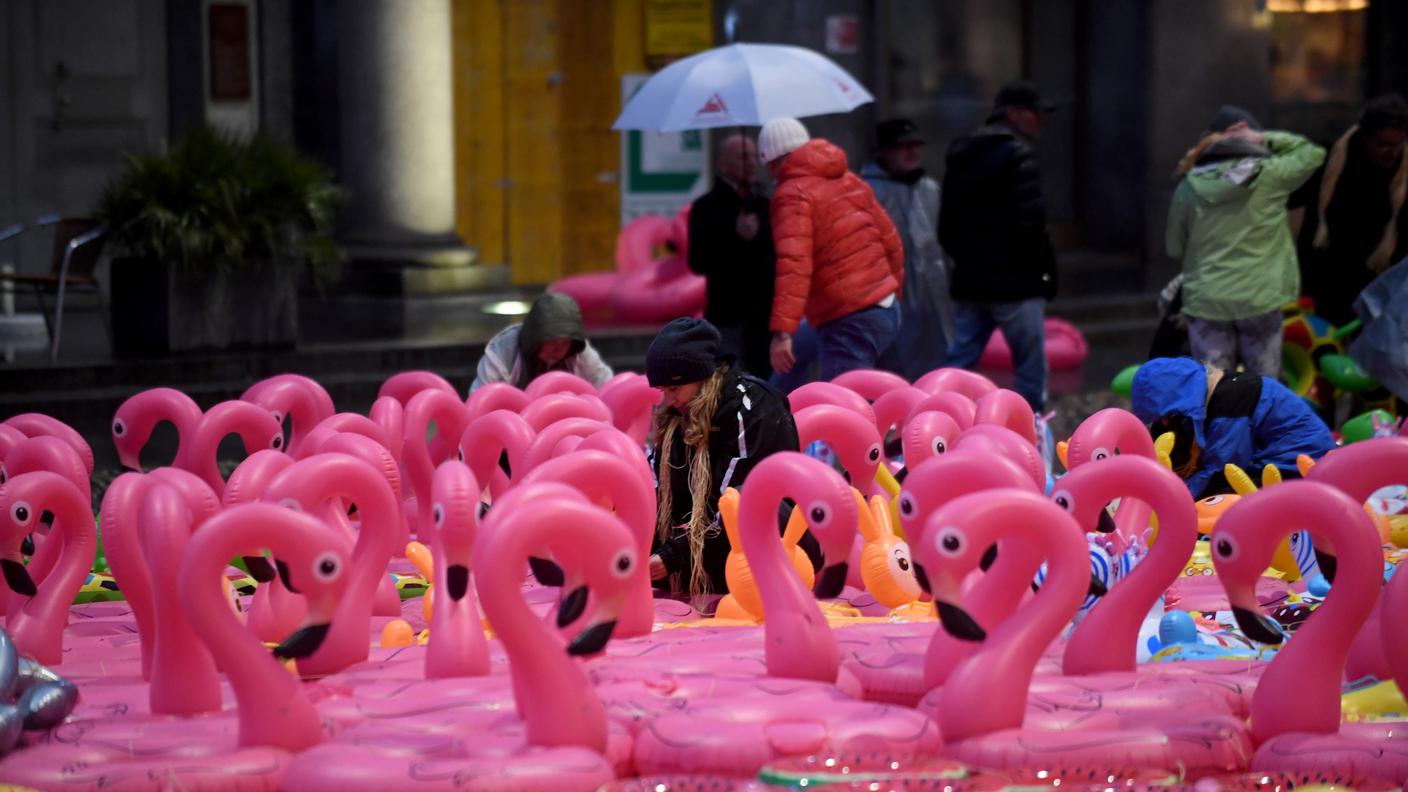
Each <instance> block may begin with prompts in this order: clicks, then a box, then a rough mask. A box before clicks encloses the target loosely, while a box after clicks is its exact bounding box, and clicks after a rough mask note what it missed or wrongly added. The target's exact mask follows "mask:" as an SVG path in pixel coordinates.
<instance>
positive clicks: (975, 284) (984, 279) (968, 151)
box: [939, 123, 1056, 302]
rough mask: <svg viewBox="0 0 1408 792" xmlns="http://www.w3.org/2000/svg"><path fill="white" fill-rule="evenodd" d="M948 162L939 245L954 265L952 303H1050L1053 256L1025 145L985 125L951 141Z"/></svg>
mask: <svg viewBox="0 0 1408 792" xmlns="http://www.w3.org/2000/svg"><path fill="white" fill-rule="evenodd" d="M946 163H947V165H946V172H945V174H944V186H943V196H944V200H943V203H942V204H941V206H940V208H939V242H940V243H942V244H943V248H944V251H945V252H947V253H948V256H949V258H950V259H951V260H952V261H953V274H952V278H951V281H950V291H951V292H952V295H953V299H955V300H960V301H964V302H1007V301H1015V300H1026V299H1030V298H1032V297H1045V298H1046V299H1048V300H1049V299H1051V298H1053V297H1055V296H1056V254H1055V252H1054V251H1053V250H1052V247H1051V237H1050V235H1049V234H1048V233H1047V230H1046V202H1045V200H1044V199H1043V198H1042V194H1041V173H1040V172H1039V170H1038V168H1037V161H1036V154H1035V152H1033V151H1032V147H1031V145H1030V143H1028V142H1027V140H1026V139H1025V138H1024V137H1022V136H1021V135H1019V134H1018V133H1017V132H1015V131H1013V130H1012V129H1011V128H1010V127H1008V126H1006V125H1004V124H1001V123H994V124H989V125H988V126H984V127H982V128H980V129H978V130H977V131H975V132H973V133H972V134H971V135H968V136H967V137H962V138H959V139H958V140H955V141H954V142H953V144H952V145H950V146H949V149H948V155H947V159H946Z"/></svg>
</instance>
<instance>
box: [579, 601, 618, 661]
mask: <svg viewBox="0 0 1408 792" xmlns="http://www.w3.org/2000/svg"><path fill="white" fill-rule="evenodd" d="M578 591H586V589H578ZM582 599H583V600H585V599H586V597H585V596H583V598H582ZM615 629H616V620H615V619H612V620H611V621H605V622H601V623H600V624H593V625H592V626H590V627H588V628H587V629H585V630H583V631H581V632H580V633H578V634H577V637H576V638H573V639H572V642H571V643H569V644H567V654H570V655H573V656H574V657H581V656H585V655H594V654H597V653H598V652H600V651H601V650H602V649H605V648H606V642H607V641H609V640H611V633H612V631H614V630H615Z"/></svg>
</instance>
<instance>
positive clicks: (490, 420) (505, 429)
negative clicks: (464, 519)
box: [459, 388, 534, 495]
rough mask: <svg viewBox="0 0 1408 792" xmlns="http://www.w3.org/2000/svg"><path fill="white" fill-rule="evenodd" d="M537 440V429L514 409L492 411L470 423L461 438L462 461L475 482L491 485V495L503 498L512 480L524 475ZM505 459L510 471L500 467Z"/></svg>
mask: <svg viewBox="0 0 1408 792" xmlns="http://www.w3.org/2000/svg"><path fill="white" fill-rule="evenodd" d="M482 390H483V389H482V388H481V389H480V391H482ZM533 437H534V432H533V428H532V427H530V426H529V425H528V422H527V421H525V420H523V416H521V415H519V414H518V413H516V412H513V411H510V410H492V411H490V412H487V413H484V414H482V415H480V416H479V417H477V418H475V419H474V420H472V421H470V422H469V426H467V427H466V428H465V430H464V432H463V433H462V434H461V435H460V446H459V460H460V461H461V462H464V463H465V464H466V465H469V469H470V470H471V471H473V472H474V479H475V481H478V482H481V483H485V484H488V485H489V490H490V493H491V494H493V495H499V494H501V493H502V492H503V491H504V490H506V489H507V488H508V485H509V483H510V481H511V479H512V477H513V476H516V475H521V473H522V471H523V470H524V469H525V468H526V466H527V465H526V462H527V454H528V448H529V447H530V446H531V445H532V443H533ZM504 456H507V460H508V470H503V469H502V468H501V466H500V464H499V462H500V459H501V458H503V457H504Z"/></svg>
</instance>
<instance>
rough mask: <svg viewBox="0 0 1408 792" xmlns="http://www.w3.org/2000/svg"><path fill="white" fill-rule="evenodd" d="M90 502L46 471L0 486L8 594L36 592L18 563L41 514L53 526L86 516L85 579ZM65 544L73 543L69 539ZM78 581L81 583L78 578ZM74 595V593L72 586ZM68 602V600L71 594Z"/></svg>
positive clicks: (1, 563) (1, 556) (2, 567)
mask: <svg viewBox="0 0 1408 792" xmlns="http://www.w3.org/2000/svg"><path fill="white" fill-rule="evenodd" d="M90 503H91V501H90V499H89V498H85V497H84V496H83V494H82V493H81V492H79V490H78V488H77V487H75V486H74V485H73V482H71V481H69V480H68V478H67V477H65V476H62V475H59V474H58V473H52V472H50V471H47V470H37V471H34V472H32V473H25V474H23V475H19V476H14V477H13V478H11V479H10V480H9V481H7V482H5V484H4V486H0V571H3V573H4V576H5V581H6V583H8V584H9V586H10V590H11V591H13V592H15V593H16V594H19V595H21V596H28V597H32V596H34V595H35V594H36V593H37V592H38V588H37V586H35V583H34V579H33V578H32V577H30V575H29V572H28V570H27V569H26V568H25V566H24V564H23V562H22V561H21V560H20V546H21V545H22V544H23V543H24V539H25V537H26V536H28V535H29V534H30V532H31V531H33V530H34V529H35V527H36V526H38V525H39V517H40V515H42V514H43V513H44V512H45V511H50V512H53V513H54V518H55V525H58V524H61V523H63V522H65V521H68V522H72V523H73V524H75V525H76V524H78V523H81V522H84V520H83V518H84V517H85V516H86V517H87V520H86V523H87V526H88V532H89V534H90V536H89V545H88V547H87V548H86V551H87V562H86V566H84V568H83V575H84V576H85V577H86V575H87V571H88V569H89V568H91V567H92V565H93V557H94V555H95V553H96V551H97V543H96V540H95V539H94V538H93V537H92V535H91V534H92V530H93V515H92V512H91V511H89V508H90ZM69 542H74V540H72V539H70V540H69ZM73 549H74V550H75V551H78V550H81V549H82V548H78V547H76V546H75V547H74V548H73ZM65 552H66V553H67V552H69V548H65ZM80 566H83V565H82V564H80ZM46 581H47V578H46ZM78 582H79V584H81V582H82V581H81V579H80V580H79V581H78ZM74 593H77V587H76V586H75V591H74ZM69 599H72V594H70V595H69ZM62 606H63V612H64V614H65V615H67V612H68V602H63V603H62ZM52 629H55V630H57V631H59V632H62V630H63V624H61V623H58V624H55V625H53V626H52ZM46 662H48V661H46Z"/></svg>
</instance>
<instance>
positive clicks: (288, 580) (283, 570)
mask: <svg viewBox="0 0 1408 792" xmlns="http://www.w3.org/2000/svg"><path fill="white" fill-rule="evenodd" d="M274 566H276V567H278V568H279V580H282V581H283V583H284V588H286V589H288V590H289V591H292V592H293V593H294V594H297V593H298V589H296V588H294V586H293V578H292V577H290V574H289V569H288V564H286V563H284V562H283V561H280V560H279V559H277V558H276V559H274Z"/></svg>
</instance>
